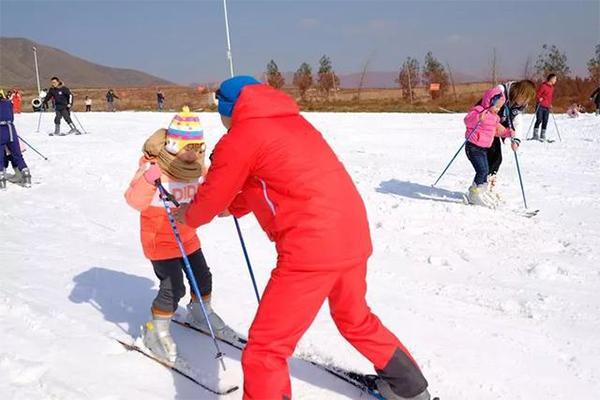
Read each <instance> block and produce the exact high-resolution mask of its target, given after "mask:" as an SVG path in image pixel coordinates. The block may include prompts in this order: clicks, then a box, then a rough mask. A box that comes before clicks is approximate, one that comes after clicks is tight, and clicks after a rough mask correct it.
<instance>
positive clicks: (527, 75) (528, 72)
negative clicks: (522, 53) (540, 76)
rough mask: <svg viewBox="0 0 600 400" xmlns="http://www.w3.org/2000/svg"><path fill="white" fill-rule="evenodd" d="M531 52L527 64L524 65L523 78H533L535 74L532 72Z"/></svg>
mask: <svg viewBox="0 0 600 400" xmlns="http://www.w3.org/2000/svg"><path fill="white" fill-rule="evenodd" d="M531 62H532V61H531V54H530V55H528V56H527V59H526V60H525V65H524V67H523V79H531V78H532V77H533V74H532V73H531Z"/></svg>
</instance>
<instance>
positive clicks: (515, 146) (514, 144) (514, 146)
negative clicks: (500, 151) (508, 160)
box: [510, 137, 521, 151]
mask: <svg viewBox="0 0 600 400" xmlns="http://www.w3.org/2000/svg"><path fill="white" fill-rule="evenodd" d="M520 145H521V141H520V140H519V139H517V138H516V137H511V138H510V147H511V148H512V149H513V151H517V149H518V148H519V146H520Z"/></svg>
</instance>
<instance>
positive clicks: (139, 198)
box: [125, 157, 204, 260]
mask: <svg viewBox="0 0 600 400" xmlns="http://www.w3.org/2000/svg"><path fill="white" fill-rule="evenodd" d="M149 166H150V161H149V160H148V159H147V158H146V157H142V158H141V159H140V167H139V169H138V170H137V172H136V174H135V176H134V177H133V179H132V180H131V183H130V184H129V188H128V189H127V191H126V192H125V199H126V200H127V204H129V205H130V206H131V207H133V208H135V209H136V210H138V211H140V212H141V215H140V228H141V239H142V247H143V249H144V255H145V256H146V257H147V258H149V259H150V260H167V259H171V258H178V257H181V252H180V251H179V247H178V246H177V242H176V241H175V235H174V234H173V230H172V229H171V224H170V223H169V219H168V217H167V212H166V210H165V208H164V206H163V202H162V200H161V199H160V197H159V192H158V189H157V188H156V186H154V185H151V184H150V183H148V182H147V181H146V179H145V178H144V172H146V170H147V169H148V168H149ZM160 180H161V182H162V184H163V186H164V187H165V189H167V191H168V192H169V193H171V194H172V195H173V196H175V199H176V200H177V201H178V202H179V203H180V204H185V203H189V202H190V201H191V200H192V199H193V198H194V195H195V194H196V191H197V190H198V186H199V185H200V184H201V183H202V181H203V180H204V178H203V177H200V178H198V179H196V180H195V181H191V182H180V181H175V180H173V179H172V178H169V177H168V176H167V175H166V174H164V173H163V174H162V176H161V178H160ZM168 204H169V205H170V206H171V207H174V206H173V204H171V203H170V202H168ZM177 228H178V229H179V235H180V236H181V240H182V242H183V246H184V248H185V252H186V254H187V255H189V254H191V253H193V252H195V251H196V250H198V249H199V248H200V239H198V235H196V230H195V229H194V228H190V227H189V226H187V225H182V224H177Z"/></svg>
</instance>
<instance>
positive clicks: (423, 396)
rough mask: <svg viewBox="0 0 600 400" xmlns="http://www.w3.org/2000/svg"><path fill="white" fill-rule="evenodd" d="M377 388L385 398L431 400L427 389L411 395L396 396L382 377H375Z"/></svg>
mask: <svg viewBox="0 0 600 400" xmlns="http://www.w3.org/2000/svg"><path fill="white" fill-rule="evenodd" d="M377 390H378V391H379V393H380V394H381V395H382V396H383V397H384V398H385V399H386V400H431V395H430V394H429V391H428V390H427V389H425V390H424V391H423V392H421V393H419V394H418V395H416V396H413V397H402V396H398V395H397V394H396V393H395V392H394V391H393V390H392V388H391V386H390V384H389V383H387V381H385V380H384V379H377Z"/></svg>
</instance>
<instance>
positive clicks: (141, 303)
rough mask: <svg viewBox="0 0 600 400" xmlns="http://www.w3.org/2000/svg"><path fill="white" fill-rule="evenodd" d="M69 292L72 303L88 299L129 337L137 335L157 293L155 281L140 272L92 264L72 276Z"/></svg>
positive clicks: (107, 319)
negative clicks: (134, 273)
mask: <svg viewBox="0 0 600 400" xmlns="http://www.w3.org/2000/svg"><path fill="white" fill-rule="evenodd" d="M73 282H75V287H73V290H72V291H71V294H70V295H69V300H71V301H72V302H73V303H77V304H80V303H88V304H89V305H90V306H92V307H93V308H94V309H96V310H97V311H99V312H100V313H102V315H103V316H104V319H105V320H106V321H110V322H112V323H114V324H115V325H116V326H117V327H119V329H121V330H122V331H123V332H124V333H126V334H127V335H129V336H131V337H134V338H135V337H138V336H139V333H140V326H141V325H142V324H143V323H144V322H146V320H147V319H148V317H149V316H150V306H151V303H152V299H154V297H155V296H156V290H155V289H154V281H153V280H151V279H148V278H144V277H141V276H136V275H131V274H127V273H125V272H121V271H114V270H111V269H107V268H103V267H92V268H90V269H89V270H87V271H85V272H82V273H80V274H79V275H77V276H75V277H74V278H73Z"/></svg>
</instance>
